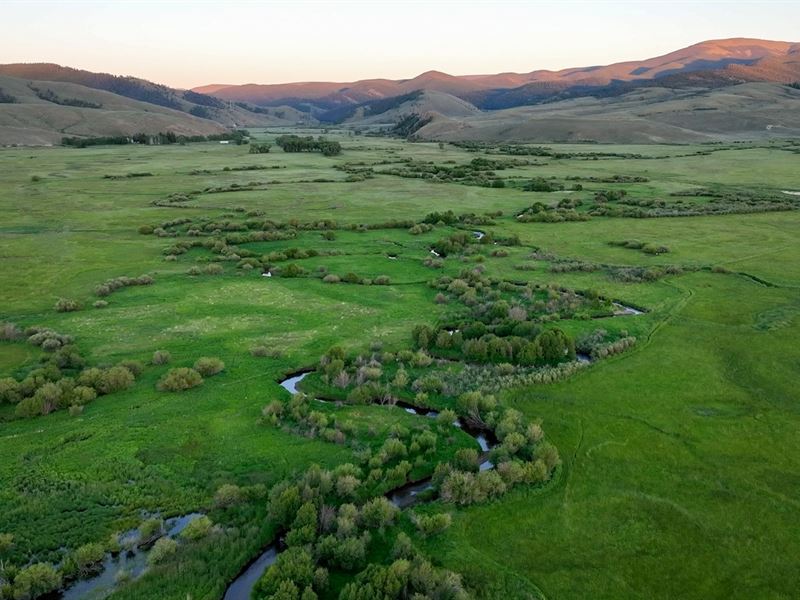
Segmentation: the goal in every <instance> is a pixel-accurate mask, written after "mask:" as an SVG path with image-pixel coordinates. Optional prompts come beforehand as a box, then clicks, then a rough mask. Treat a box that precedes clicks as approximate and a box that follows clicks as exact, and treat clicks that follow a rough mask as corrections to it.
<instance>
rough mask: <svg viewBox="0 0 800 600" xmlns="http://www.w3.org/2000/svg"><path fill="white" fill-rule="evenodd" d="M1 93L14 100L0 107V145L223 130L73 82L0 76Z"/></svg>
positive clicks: (179, 113) (187, 133) (219, 127)
mask: <svg viewBox="0 0 800 600" xmlns="http://www.w3.org/2000/svg"><path fill="white" fill-rule="evenodd" d="M0 90H2V93H3V95H4V96H5V97H6V99H7V100H8V99H13V100H14V101H13V102H3V103H0V145H10V144H24V145H39V144H56V143H58V142H60V141H61V138H62V137H64V136H81V137H83V136H89V137H92V136H112V135H131V134H135V133H158V132H162V131H163V132H167V131H173V132H175V133H176V134H180V135H210V134H216V133H223V132H225V131H226V128H225V127H224V126H222V125H221V124H219V123H217V122H214V121H209V120H207V119H200V118H198V117H194V116H192V115H189V114H187V113H184V112H180V111H177V110H173V109H170V108H164V107H161V106H156V105H153V104H149V103H147V102H140V101H138V100H131V99H130V98H125V97H123V96H118V95H117V94H112V93H110V92H105V91H101V90H95V89H92V88H88V87H85V86H82V85H75V84H73V83H60V82H47V81H28V80H23V79H16V78H13V77H5V76H0ZM41 96H44V98H43V97H41ZM45 98H49V99H45ZM59 102H61V103H60V104H59Z"/></svg>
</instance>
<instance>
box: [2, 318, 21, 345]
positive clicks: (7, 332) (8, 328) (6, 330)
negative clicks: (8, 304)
mask: <svg viewBox="0 0 800 600" xmlns="http://www.w3.org/2000/svg"><path fill="white" fill-rule="evenodd" d="M21 337H22V330H21V329H20V328H19V327H17V326H16V324H14V323H0V340H4V341H7V342H13V341H15V340H18V339H20V338H21Z"/></svg>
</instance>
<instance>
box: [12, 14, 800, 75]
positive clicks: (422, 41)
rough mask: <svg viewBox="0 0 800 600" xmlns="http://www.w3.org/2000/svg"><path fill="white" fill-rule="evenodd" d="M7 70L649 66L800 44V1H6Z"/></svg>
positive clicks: (274, 71) (264, 71)
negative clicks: (740, 44)
mask: <svg viewBox="0 0 800 600" xmlns="http://www.w3.org/2000/svg"><path fill="white" fill-rule="evenodd" d="M0 10H1V11H2V16H1V17H0V19H1V20H2V24H1V25H0V30H1V31H2V33H1V34H0V63H12V62H54V63H58V64H61V65H66V66H71V67H75V68H81V69H87V70H90V71H102V72H107V73H114V74H116V75H135V76H137V77H143V78H145V79H149V80H151V81H156V82H158V83H164V84H167V85H171V86H174V87H184V88H189V87H195V86H199V85H204V84H210V83H227V84H237V83H282V82H294V81H341V82H347V81H355V80H358V79H367V78H374V77H384V78H389V79H403V78H411V77H414V76H416V75H418V74H419V73H422V72H424V71H428V70H432V69H435V70H438V71H444V72H446V73H450V74H453V75H468V74H481V73H499V72H506V71H514V72H520V73H525V72H529V71H532V70H535V69H561V68H566V67H574V66H590V65H600V64H609V63H613V62H619V61H623V60H636V59H644V58H649V57H652V56H658V55H660V54H666V53H667V52H670V51H672V50H676V49H678V48H681V47H684V46H688V45H690V44H693V43H696V42H699V41H703V40H707V39H716V38H727V37H755V38H762V39H772V40H782V41H800V27H798V24H800V1H799V0H787V1H784V0H762V1H761V2H750V1H741V2H736V1H713V0H712V1H708V0H706V1H704V2H694V1H692V2H690V1H683V2H682V1H680V0H650V1H642V0H639V1H629V2H605V1H601V0H596V1H591V0H585V1H577V0H562V1H560V2H545V1H542V2H538V1H531V0H528V1H518V2H500V1H495V2H483V1H477V0H476V1H472V2H470V1H460V2H456V1H433V0H428V1H425V2H423V1H414V0H410V1H409V0H407V1H405V2H396V1H391V0H386V1H381V0H371V1H367V0H364V1H361V2H352V1H350V2H333V1H328V2H322V1H311V0H307V1H302V0H294V1H292V2H283V1H274V2H265V1H260V2H256V1H249V2H248V1H237V0H234V1H227V0H214V1H213V2H211V1H209V2H206V1H198V0H195V1H188V0H184V1H173V0H166V1H165V0H159V1H156V0H148V1H145V0H139V1H135V2H134V1H128V0H118V1H115V0H105V1H103V2H100V1H95V2H85V1H84V2H72V1H68V0H62V1H60V2H53V1H50V0H0Z"/></svg>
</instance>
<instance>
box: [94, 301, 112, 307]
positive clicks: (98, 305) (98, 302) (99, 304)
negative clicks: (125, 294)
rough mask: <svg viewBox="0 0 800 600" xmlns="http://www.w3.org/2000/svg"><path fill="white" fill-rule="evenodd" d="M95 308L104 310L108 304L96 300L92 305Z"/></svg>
mask: <svg viewBox="0 0 800 600" xmlns="http://www.w3.org/2000/svg"><path fill="white" fill-rule="evenodd" d="M92 306H94V307H95V308H105V307H106V306H108V302H106V301H105V300H97V301H96V302H95V303H94V304H92Z"/></svg>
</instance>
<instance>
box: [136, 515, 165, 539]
mask: <svg viewBox="0 0 800 600" xmlns="http://www.w3.org/2000/svg"><path fill="white" fill-rule="evenodd" d="M163 530H164V521H162V520H161V519H156V518H152V519H147V520H146V521H142V524H141V525H139V534H140V535H141V538H140V539H141V542H142V543H147V542H150V541H152V540H154V539H155V538H157V537H158V536H160V535H161V532H162V531H163Z"/></svg>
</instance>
